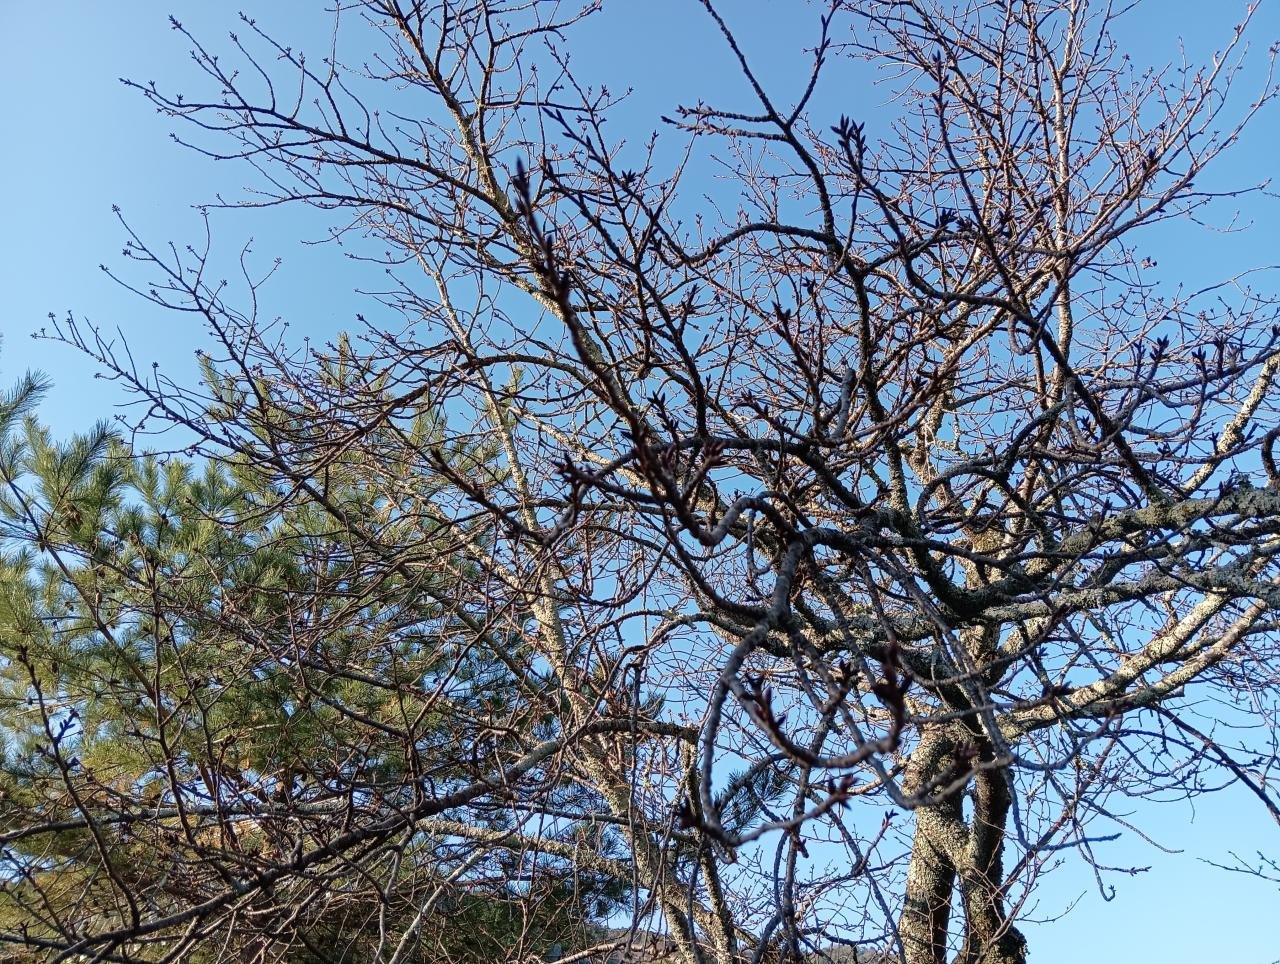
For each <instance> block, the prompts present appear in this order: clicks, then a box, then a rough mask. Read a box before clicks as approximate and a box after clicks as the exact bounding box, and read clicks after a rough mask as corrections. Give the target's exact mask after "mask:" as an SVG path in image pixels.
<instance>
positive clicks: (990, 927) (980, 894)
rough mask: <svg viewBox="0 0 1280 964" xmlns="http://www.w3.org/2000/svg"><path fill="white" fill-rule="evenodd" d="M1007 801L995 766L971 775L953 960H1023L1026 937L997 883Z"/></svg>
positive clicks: (968, 963) (961, 963) (997, 963)
mask: <svg viewBox="0 0 1280 964" xmlns="http://www.w3.org/2000/svg"><path fill="white" fill-rule="evenodd" d="M986 755H987V756H989V754H986ZM983 762H984V763H989V762H990V760H989V759H987V760H984V761H983ZM1010 802H1011V801H1010V797H1009V786H1008V784H1007V783H1006V782H1005V775H1004V774H1003V773H1002V772H1001V771H999V770H995V769H986V770H980V771H979V772H978V774H977V776H976V777H975V778H974V794H973V819H972V821H971V823H970V826H969V828H968V837H969V840H968V847H967V848H966V852H965V855H964V858H965V859H964V860H962V861H960V862H959V867H958V868H957V869H958V872H959V874H960V893H961V897H962V901H963V904H964V916H965V935H964V945H963V946H962V947H961V950H960V954H959V956H958V957H957V958H956V962H955V964H1023V962H1024V961H1025V960H1026V949H1027V942H1026V940H1025V939H1024V938H1023V936H1022V934H1021V933H1020V932H1019V931H1018V930H1017V928H1015V927H1014V926H1013V923H1012V921H1010V920H1009V919H1008V916H1007V914H1006V911H1005V901H1004V890H1003V887H1002V883H1003V881H1004V859H1003V858H1004V834H1005V821H1006V820H1008V817H1009V806H1010Z"/></svg>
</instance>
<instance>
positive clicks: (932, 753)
mask: <svg viewBox="0 0 1280 964" xmlns="http://www.w3.org/2000/svg"><path fill="white" fill-rule="evenodd" d="M965 738H967V739H969V740H972V739H973V734H972V733H963V734H961V733H955V732H948V731H946V730H932V731H931V730H926V731H925V732H924V733H923V734H922V735H921V739H920V744H919V746H917V747H916V749H915V751H914V752H913V753H912V755H911V760H910V761H909V763H908V768H907V774H906V780H905V781H904V789H905V790H906V791H907V792H908V793H915V792H917V791H919V790H921V789H923V788H924V787H925V786H926V785H927V784H928V783H929V781H930V780H932V779H936V778H937V777H938V776H940V775H941V774H943V773H944V772H945V771H946V770H947V769H948V768H949V767H950V766H951V765H952V763H953V761H954V760H955V758H956V747H957V745H958V743H959V741H960V740H961V739H965ZM979 759H980V760H981V761H982V762H983V763H990V761H991V759H992V756H991V752H990V748H989V747H985V748H984V749H983V750H982V752H981V755H980V757H979ZM973 797H974V815H973V820H972V823H971V824H969V823H966V822H965V819H964V811H963V800H964V795H963V793H961V792H959V791H957V792H955V793H953V794H951V795H950V796H949V797H947V798H946V799H945V800H941V801H939V802H937V803H935V804H933V805H931V806H927V807H918V808H917V809H916V812H915V818H916V827H915V835H914V838H913V841H912V847H911V863H910V866H909V868H908V870H907V891H906V902H905V905H904V906H903V910H902V918H901V921H900V923H899V933H900V934H901V936H902V943H903V948H904V950H905V952H906V959H907V964H946V962H947V943H948V942H947V937H948V932H949V930H950V921H951V901H952V896H953V893H954V891H955V890H956V888H957V886H958V888H959V891H960V904H961V907H962V908H963V910H964V934H963V939H962V942H961V947H960V951H959V953H958V954H957V956H956V959H955V964H1025V962H1026V941H1025V940H1024V938H1023V936H1022V934H1021V933H1019V931H1018V930H1017V928H1015V927H1014V926H1013V923H1012V921H1010V920H1009V918H1008V917H1007V915H1006V912H1005V906H1004V893H1003V890H1002V883H1003V878H1004V873H1003V856H1004V832H1005V821H1006V820H1007V819H1008V816H1009V806H1010V798H1009V790H1008V786H1007V784H1006V783H1005V780H1004V774H1003V773H1002V772H1001V771H999V770H994V769H983V770H980V771H979V772H978V774H977V775H976V777H975V783H974V794H973Z"/></svg>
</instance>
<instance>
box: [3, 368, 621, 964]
mask: <svg viewBox="0 0 1280 964" xmlns="http://www.w3.org/2000/svg"><path fill="white" fill-rule="evenodd" d="M328 373H329V376H330V377H331V378H332V380H333V384H334V385H335V386H338V387H340V386H341V384H342V383H343V380H344V379H345V378H347V377H349V376H348V373H346V371H345V370H344V368H343V365H342V363H341V362H340V361H339V362H337V363H335V364H334V365H333V366H332V367H331V368H330V369H329V370H328ZM209 375H210V382H211V384H214V385H215V393H217V394H218V395H219V397H220V399H221V403H222V404H223V405H224V406H231V407H234V406H236V405H238V404H240V400H239V399H238V398H237V397H236V396H235V394H234V393H233V392H232V391H231V390H230V388H229V387H228V386H226V385H225V384H222V385H220V384H219V383H218V382H217V380H216V379H215V378H214V377H213V375H212V373H209ZM42 389H43V385H42V383H41V382H40V381H39V380H37V379H35V378H27V379H25V380H24V381H23V382H22V383H20V384H19V385H18V386H17V387H16V388H15V389H14V390H12V391H11V392H9V393H7V394H6V395H4V396H3V398H2V399H0V834H3V835H4V840H5V845H6V846H7V848H8V849H7V850H6V851H5V854H4V858H3V863H4V865H5V872H4V874H3V882H2V883H0V939H3V940H7V941H10V942H17V943H25V944H27V945H28V946H31V945H33V944H34V945H36V946H38V945H40V944H41V943H47V946H48V947H49V948H50V949H53V948H56V947H59V946H62V947H65V946H68V944H69V943H74V939H75V938H77V937H81V936H92V935H94V934H104V933H108V932H115V931H120V932H121V933H125V932H129V931H131V930H136V927H137V923H138V921H139V920H140V919H142V918H143V917H149V918H152V919H157V918H158V919H161V920H163V919H166V918H167V919H169V920H172V921H175V922H176V923H174V924H172V925H169V926H162V927H156V928H154V930H153V932H150V933H147V934H140V935H135V936H131V937H130V938H129V939H127V940H122V941H118V942H116V943H117V944H118V945H119V950H118V953H121V954H124V955H125V956H126V957H127V958H129V959H136V960H150V959H157V960H158V959H160V958H162V957H164V956H165V955H167V954H171V953H173V952H174V951H175V949H184V948H185V950H184V953H185V954H186V955H187V956H188V958H189V959H201V956H202V955H203V954H205V951H204V950H202V948H204V947H206V944H208V946H214V945H216V944H218V942H224V943H225V945H226V946H228V947H230V946H241V947H242V948H244V949H245V952H246V953H248V952H249V951H251V950H253V949H255V948H257V949H261V948H264V947H266V946H268V945H270V946H273V947H276V948H277V951H276V953H285V954H286V956H287V957H294V958H296V959H300V960H303V959H314V957H315V954H316V950H315V949H316V948H318V947H321V946H323V947H328V948H331V949H332V948H335V947H345V948H347V949H348V950H347V951H346V952H345V954H346V956H345V957H344V958H343V959H345V960H373V959H374V958H375V957H376V954H377V951H376V947H377V944H378V940H377V938H378V935H379V934H380V933H383V932H386V931H387V929H388V928H395V929H397V930H396V931H395V932H397V933H399V932H400V930H404V931H406V932H412V933H413V934H414V935H416V936H415V938H414V941H413V942H411V943H413V944H414V946H417V947H420V948H421V950H420V952H418V953H417V954H416V956H411V957H410V959H411V960H434V959H440V955H441V954H442V953H445V952H446V951H447V955H446V956H447V958H448V959H450V960H464V961H470V960H474V961H477V962H478V961H485V960H494V959H498V958H497V952H498V950H499V949H501V948H509V947H515V946H521V947H525V948H527V949H533V950H537V949H538V948H542V949H545V948H547V947H550V946H551V945H552V944H554V943H560V944H562V945H564V944H567V943H571V942H572V941H573V940H574V935H575V934H578V935H581V934H582V933H585V931H584V929H583V925H584V921H585V920H586V919H587V918H589V917H591V916H593V915H595V914H597V913H603V912H607V909H608V907H609V906H610V905H611V902H612V901H613V900H616V899H618V898H619V897H620V896H621V894H622V891H621V889H620V886H619V885H618V883H617V882H616V881H615V880H612V879H608V878H599V879H593V878H591V876H590V875H584V874H582V873H576V872H574V871H573V868H572V867H570V866H568V865H567V864H566V863H565V862H564V861H563V860H562V859H559V858H555V859H551V858H548V857H546V856H545V855H543V856H542V857H539V858H538V859H536V860H533V862H532V863H530V862H529V861H530V855H529V854H528V853H524V854H521V846H522V845H521V844H520V843H519V837H518V836H513V837H512V840H513V841H514V842H512V843H509V844H508V845H507V846H508V847H509V848H510V853H511V854H513V855H516V856H513V858H512V859H513V860H515V861H516V863H515V864H512V865H510V866H503V865H501V864H500V863H499V862H498V856H497V855H500V854H503V853H507V852H508V851H505V850H502V849H501V848H497V849H495V851H494V855H493V856H490V857H487V858H486V860H484V861H481V862H478V863H471V864H468V863H466V861H467V857H468V856H469V854H470V853H471V852H472V850H473V848H472V846H471V845H470V844H468V843H467V841H466V840H465V839H460V838H457V837H454V836H451V835H448V834H445V835H440V834H436V833H432V832H429V831H428V830H426V829H424V828H423V827H422V826H419V825H418V824H417V823H415V822H414V821H412V820H410V821H404V820H402V819H401V816H402V815H403V814H405V813H407V812H410V811H413V810H414V808H422V806H423V799H424V794H427V795H429V794H431V793H439V794H444V793H447V792H449V791H450V790H453V789H456V788H457V787H459V786H462V785H464V784H466V783H467V781H469V780H475V779H476V778H477V776H478V775H480V774H482V773H483V772H485V771H486V769H487V768H488V766H489V761H488V760H486V759H484V758H482V757H480V756H479V755H478V754H477V753H475V752H474V751H473V752H471V753H470V755H469V754H468V752H467V751H466V748H468V747H473V746H475V745H477V744H478V743H481V735H482V734H490V736H488V738H487V742H485V743H484V744H483V745H484V746H486V747H487V749H486V751H485V752H486V753H488V754H489V755H490V756H492V757H494V758H500V757H504V756H509V755H518V754H519V753H521V752H523V749H524V739H525V733H524V732H523V730H527V729H529V727H528V726H526V725H525V723H524V722H522V721H529V720H532V719H534V718H535V716H536V714H534V713H532V712H531V711H530V710H529V708H528V706H526V705H525V702H526V697H524V696H522V694H521V686H522V684H523V683H524V682H525V680H524V679H522V673H523V671H524V669H525V668H526V667H527V665H528V661H529V656H528V654H527V652H526V651H525V646H524V643H523V642H522V633H521V626H522V622H523V620H524V619H526V618H527V616H525V615H523V612H522V610H521V609H520V607H518V606H514V605H513V604H512V602H511V601H510V600H507V599H504V598H503V597H502V596H501V594H500V593H499V592H498V591H496V590H495V588H494V587H492V586H490V585H487V584H486V583H485V581H484V577H483V575H482V573H483V569H482V568H481V567H480V566H478V565H477V563H476V561H475V555H476V553H477V552H481V551H483V549H484V547H485V546H486V545H487V544H488V542H489V540H488V537H487V535H486V533H485V531H484V530H483V529H482V528H480V527H478V526H468V525H465V524H464V525H458V524H457V523H456V521H455V520H452V519H450V518H449V517H448V516H447V510H448V507H447V505H446V504H445V500H444V499H443V497H441V493H442V492H443V491H444V489H445V485H444V484H443V483H442V481H441V480H440V479H439V478H436V477H433V476H431V475H430V474H428V473H425V472H423V471H421V470H420V469H418V468H410V467H408V466H395V465H392V466H390V467H386V466H384V467H383V470H384V471H382V472H381V473H379V474H378V475H377V476H376V477H374V476H373V475H372V474H371V473H369V472H368V471H367V470H366V468H367V467H362V466H361V465H359V464H355V463H350V462H346V461H344V460H343V459H342V458H336V459H330V460H328V461H327V462H326V463H325V464H324V465H323V466H317V470H316V473H315V476H314V478H313V479H312V480H309V483H308V485H307V486H306V487H305V488H306V490H307V491H303V492H299V491H294V492H288V493H284V492H281V491H280V488H279V487H278V486H277V485H276V484H275V483H274V482H273V481H272V476H271V472H270V463H269V461H264V460H261V459H257V460H255V459H254V458H251V457H248V456H246V457H244V458H242V459H237V460H231V461H228V462H226V463H222V464H219V463H214V462H205V463H203V464H201V463H194V462H191V461H187V460H183V459H180V458H176V457H161V456H158V455H155V454H146V453H139V452H136V451H133V450H131V449H130V448H129V447H128V446H127V445H126V444H125V443H124V442H123V441H122V440H121V439H119V438H117V437H116V436H114V435H113V434H112V433H111V432H110V431H109V429H108V428H107V427H106V426H105V425H98V426H96V427H95V428H94V429H93V430H91V431H90V432H88V433H86V434H84V435H81V436H76V437H74V438H72V439H70V440H69V441H67V442H65V443H61V444H59V443H56V442H55V441H54V440H52V439H51V438H50V435H49V433H48V431H47V430H46V429H44V428H43V427H41V426H40V425H39V423H38V422H37V421H36V419H35V418H34V415H33V410H34V407H35V405H36V404H37V402H38V400H39V398H40V394H41V392H42ZM271 417H273V418H275V419H278V420H288V419H295V420H302V419H303V418H304V415H303V414H302V413H301V412H300V411H298V410H293V411H291V410H290V408H289V405H288V404H286V403H281V405H280V406H279V407H278V408H277V409H276V410H275V411H274V413H273V414H272V416H271ZM400 430H404V431H407V432H408V433H409V434H410V436H411V437H412V438H414V439H416V440H417V443H418V444H423V445H430V444H432V438H433V436H436V435H438V433H439V425H438V416H436V415H435V414H433V413H432V412H430V411H429V410H427V409H426V408H421V409H419V410H416V411H412V412H409V413H408V414H407V416H406V418H405V419H404V423H403V424H402V425H399V426H397V431H400ZM442 458H444V459H446V460H447V461H448V463H449V464H450V465H452V466H454V467H455V468H456V469H457V470H458V471H463V472H467V473H472V474H474V473H477V472H481V471H489V472H494V473H497V472H500V469H498V468H497V467H496V466H495V465H494V458H495V453H494V450H493V448H492V446H491V445H489V444H483V445H475V446H470V447H462V446H454V447H453V448H452V449H451V450H450V451H448V452H445V453H443V455H442ZM335 520H350V523H349V526H346V527H344V526H343V525H341V524H338V523H337V522H335ZM362 526H376V527H377V528H378V531H379V539H378V540H377V543H376V546H377V548H378V549H379V551H374V550H373V549H371V548H370V542H369V541H368V540H364V539H359V538H356V537H355V535H354V531H355V529H356V528H357V527H362ZM486 641H487V642H488V643H489V644H491V645H489V646H486V645H484V643H485V642H486ZM495 646H496V647H497V648H496V649H495V648H494V647H495ZM481 804H483V801H479V802H478V803H476V804H470V805H468V807H458V808H456V811H455V812H451V813H450V814H449V816H450V818H451V819H454V820H461V821H464V822H465V823H467V824H469V825H471V826H473V827H476V828H481V829H483V828H493V829H498V828H501V829H504V830H509V829H511V827H510V823H511V821H510V817H509V815H508V814H507V813H506V812H505V811H504V809H503V808H502V807H501V806H500V805H495V806H492V807H488V808H486V807H484V806H482V805H481ZM353 825H357V826H365V827H371V828H372V829H371V830H369V831H368V837H369V845H368V846H366V847H364V848H363V849H361V850H359V851H358V852H357V853H356V854H355V855H354V856H345V855H344V856H343V857H342V858H341V859H337V858H336V857H335V858H332V859H331V858H329V857H328V856H327V851H326V848H327V847H329V846H330V845H331V844H332V842H333V841H334V840H335V839H345V838H343V835H344V834H350V833H351V832H352V827H353ZM380 826H386V827H392V826H395V827H397V828H398V829H397V830H396V832H395V833H394V834H392V833H391V832H390V831H387V832H385V833H382V832H380V831H379V830H378V828H379V827H380ZM303 855H307V856H306V860H308V861H310V864H308V866H309V867H310V868H311V871H310V873H311V876H302V877H299V878H297V879H288V880H286V881H285V882H283V883H282V884H281V885H279V887H278V888H277V889H274V890H273V889H270V888H262V889H261V893H259V894H258V895H257V896H256V897H255V898H254V899H253V900H250V901H247V902H246V903H245V906H244V908H243V910H242V912H240V916H238V917H236V918H234V919H233V920H232V922H231V924H230V926H229V928H228V930H227V931H225V932H223V933H222V934H219V935H216V936H215V935H208V934H203V933H197V932H191V931H189V930H188V931H184V930H183V928H182V927H181V921H182V919H183V918H182V914H183V911H184V910H185V909H187V908H190V907H192V906H194V905H197V904H199V903H200V902H201V901H202V900H209V899H212V898H213V897H215V896H216V895H218V894H220V893H225V892H226V891H227V888H231V892H232V893H234V892H235V891H236V889H237V888H240V889H244V888H245V886H246V883H245V882H249V881H254V880H258V879H261V878H262V875H271V874H276V875H277V876H281V875H280V873H279V872H280V869H281V868H282V867H285V868H287V867H289V866H291V862H294V863H296V862H298V861H301V860H303ZM316 855H319V856H316ZM513 867H519V868H520V873H513V872H512V869H513ZM535 897H536V900H535V899H534V898H535ZM430 901H435V903H436V905H438V906H439V908H440V909H439V911H438V913H437V914H435V915H432V916H431V917H430V918H428V919H425V920H421V919H419V920H416V922H415V919H416V918H417V917H418V911H419V908H421V907H422V906H423V905H424V903H429V902H430ZM535 905H536V906H538V907H540V908H541V910H539V911H538V913H537V914H536V916H533V917H531V908H532V907H533V906H535ZM206 938H208V940H207V941H206V940H205V939H206ZM210 953H212V952H210Z"/></svg>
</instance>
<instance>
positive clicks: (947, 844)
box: [898, 729, 961, 964]
mask: <svg viewBox="0 0 1280 964" xmlns="http://www.w3.org/2000/svg"><path fill="white" fill-rule="evenodd" d="M954 752H955V741H954V740H953V739H951V738H950V736H949V735H948V734H947V733H946V732H945V731H942V730H928V729H926V730H925V731H924V733H923V734H922V735H921V737H920V743H919V745H918V746H917V747H916V749H915V751H914V752H913V753H912V754H911V759H910V762H909V763H908V766H907V773H906V779H905V781H904V787H903V789H904V790H906V792H907V793H916V792H917V791H918V790H919V788H921V787H924V786H927V785H928V783H929V781H930V780H931V779H932V778H933V776H934V774H936V773H938V772H940V771H941V769H942V767H943V766H945V762H944V761H945V760H946V759H948V758H950V757H952V756H953V755H954ZM915 818H916V829H915V837H914V840H913V843H912V847H911V863H910V865H909V867H908V869H907V892H906V901H905V903H904V905H903V909H902V920H901V921H900V923H899V925H898V930H899V933H900V934H901V936H902V943H903V948H904V950H905V952H906V956H907V964H945V962H946V958H947V928H948V923H949V920H950V916H951V893H952V888H953V887H954V885H955V876H956V867H955V863H954V861H953V859H952V852H953V850H954V845H953V842H952V841H951V840H950V836H951V834H952V833H953V830H954V826H955V825H956V824H958V823H960V818H961V813H960V798H959V796H955V797H952V798H950V799H947V800H944V801H942V802H941V803H939V804H937V805H936V806H932V807H918V808H917V809H916V812H915Z"/></svg>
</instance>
